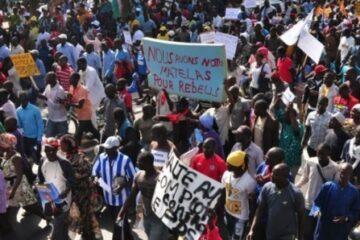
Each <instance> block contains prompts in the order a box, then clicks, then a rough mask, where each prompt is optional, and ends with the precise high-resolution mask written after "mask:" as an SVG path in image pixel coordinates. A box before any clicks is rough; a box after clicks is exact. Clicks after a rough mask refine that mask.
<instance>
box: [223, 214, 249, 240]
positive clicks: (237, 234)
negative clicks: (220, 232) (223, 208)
mask: <svg viewBox="0 0 360 240" xmlns="http://www.w3.org/2000/svg"><path fill="white" fill-rule="evenodd" d="M226 223H227V230H228V232H229V235H230V237H231V238H230V239H231V240H241V239H242V238H243V235H244V233H245V229H246V225H247V221H246V220H242V219H238V218H235V217H233V216H231V215H230V214H228V213H226Z"/></svg>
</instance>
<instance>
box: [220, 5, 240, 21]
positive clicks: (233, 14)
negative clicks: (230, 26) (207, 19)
mask: <svg viewBox="0 0 360 240" xmlns="http://www.w3.org/2000/svg"><path fill="white" fill-rule="evenodd" d="M239 14H240V8H227V9H226V10H225V16H224V19H229V20H239V18H238V16H239Z"/></svg>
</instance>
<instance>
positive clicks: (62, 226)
mask: <svg viewBox="0 0 360 240" xmlns="http://www.w3.org/2000/svg"><path fill="white" fill-rule="evenodd" d="M68 214H69V212H68V211H67V212H63V213H62V214H60V215H59V216H57V217H55V218H54V228H53V231H52V233H51V240H68V239H69V235H68V226H67V224H66V220H67V218H68Z"/></svg>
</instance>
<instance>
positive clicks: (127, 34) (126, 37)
mask: <svg viewBox="0 0 360 240" xmlns="http://www.w3.org/2000/svg"><path fill="white" fill-rule="evenodd" d="M123 34H124V41H125V43H126V44H129V45H132V43H133V42H132V37H131V34H130V32H129V31H123Z"/></svg>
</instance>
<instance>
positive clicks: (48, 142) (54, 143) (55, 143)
mask: <svg viewBox="0 0 360 240" xmlns="http://www.w3.org/2000/svg"><path fill="white" fill-rule="evenodd" d="M44 146H45V147H50V148H53V149H55V150H57V149H58V148H59V146H60V144H59V140H58V139H56V138H52V137H51V138H45V140H44Z"/></svg>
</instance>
